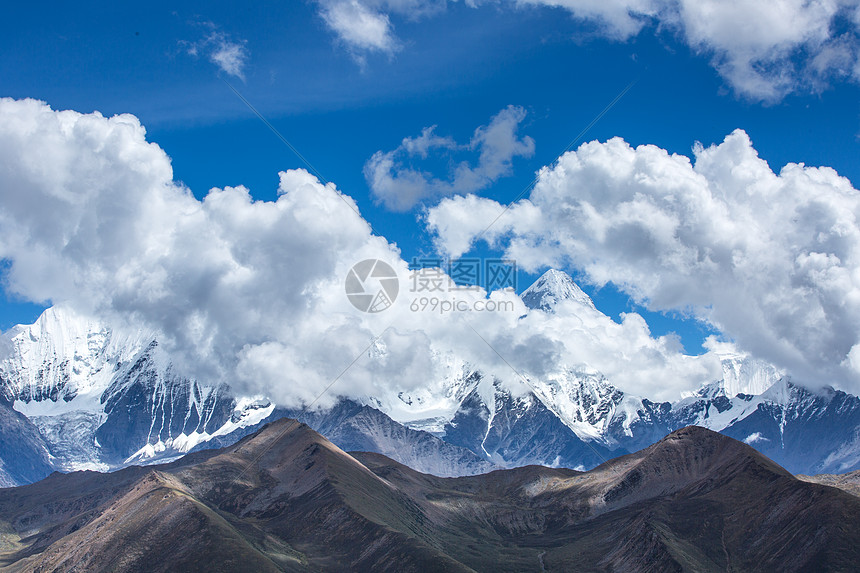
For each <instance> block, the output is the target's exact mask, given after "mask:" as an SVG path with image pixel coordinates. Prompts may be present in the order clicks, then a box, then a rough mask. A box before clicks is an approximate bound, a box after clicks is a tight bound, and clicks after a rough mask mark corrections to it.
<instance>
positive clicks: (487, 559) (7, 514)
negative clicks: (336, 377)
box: [0, 418, 860, 573]
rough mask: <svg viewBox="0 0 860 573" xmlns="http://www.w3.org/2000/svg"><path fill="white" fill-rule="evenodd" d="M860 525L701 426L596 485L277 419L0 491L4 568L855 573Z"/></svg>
mask: <svg viewBox="0 0 860 573" xmlns="http://www.w3.org/2000/svg"><path fill="white" fill-rule="evenodd" d="M774 499H779V500H780V503H773V500H774ZM739 512H742V513H743V515H744V518H743V519H742V520H738V519H737V518H736V517H735V516H736V515H738V513H739ZM858 512H860V498H857V497H855V496H852V495H849V494H847V493H845V492H843V491H841V490H839V489H836V488H831V487H828V486H823V485H818V484H813V483H807V482H804V481H800V480H797V479H795V478H794V477H793V476H791V475H790V474H789V473H788V472H786V471H785V470H784V469H783V468H781V467H780V466H778V465H777V464H775V463H774V462H772V461H771V460H769V459H768V458H766V457H765V456H762V455H761V454H759V453H758V452H756V451H755V450H754V449H752V448H751V447H749V446H747V445H745V444H743V443H742V442H738V441H736V440H733V439H732V438H728V437H726V436H723V435H721V434H718V433H716V432H712V431H710V430H708V429H706V428H699V427H687V428H682V429H680V430H677V431H675V432H673V433H671V434H669V435H668V436H666V437H665V438H663V439H662V440H660V441H658V442H657V443H655V444H653V445H652V446H650V447H649V448H646V449H645V450H642V451H639V452H635V453H633V454H629V455H627V456H623V457H621V458H618V459H615V460H611V461H609V462H606V463H604V464H602V465H601V466H598V467H597V468H595V469H592V470H590V471H588V472H578V471H575V470H569V469H554V468H547V467H542V466H525V467H521V468H516V469H511V470H495V471H492V472H490V473H487V474H481V475H476V476H466V477H458V478H440V477H436V476H433V475H430V474H423V473H420V472H416V471H414V470H412V469H410V468H409V467H408V466H405V465H403V464H400V463H398V462H396V461H394V460H391V459H389V458H386V457H385V456H383V455H381V454H376V453H360V452H357V453H354V454H347V453H345V452H344V451H343V450H341V449H340V448H338V447H337V446H335V445H334V444H332V443H331V442H329V441H328V440H326V439H325V438H324V437H322V436H321V435H319V434H317V433H316V432H314V431H313V430H312V429H311V428H310V427H308V426H307V425H305V424H302V423H299V422H297V421H295V420H292V419H287V418H282V419H280V420H277V421H274V422H271V423H269V424H266V425H264V426H263V427H262V428H261V429H259V430H258V431H257V432H255V433H254V434H251V435H249V436H245V437H244V438H242V439H241V440H239V441H238V442H236V443H235V444H232V445H230V446H227V447H225V448H222V449H219V450H209V451H206V452H198V453H193V454H189V455H188V456H186V457H184V458H182V459H180V460H177V461H175V462H172V463H170V464H163V465H159V466H152V467H140V466H132V467H129V468H125V469H122V470H119V471H117V472H114V473H110V474H100V473H97V472H91V471H83V472H74V473H71V474H53V475H52V476H50V477H49V478H48V479H47V480H45V481H43V482H39V483H36V484H32V485H28V486H21V487H16V488H11V489H3V490H0V525H2V526H3V527H5V528H7V530H8V531H9V532H10V533H9V534H8V535H7V539H10V543H9V544H7V545H6V546H4V547H3V548H2V549H0V570H10V571H11V570H15V571H24V572H28V571H37V570H45V569H51V570H66V569H68V568H69V567H70V566H72V564H74V566H76V567H83V568H86V569H87V570H101V569H102V568H103V567H105V566H107V565H108V564H109V565H110V567H111V568H112V570H114V571H121V572H122V571H135V570H139V564H141V563H146V564H147V567H148V568H149V570H175V569H176V568H177V567H178V566H179V565H181V566H183V567H185V566H186V564H189V567H190V568H188V569H183V570H189V571H202V570H210V571H228V570H238V571H251V570H258V571H268V570H273V571H274V570H282V571H312V570H313V571H340V570H374V571H416V572H417V571H494V572H500V573H501V572H507V571H543V570H553V569H556V570H570V569H571V568H573V567H575V568H576V569H577V570H582V571H603V570H614V571H665V570H677V571H725V570H729V569H734V570H745V571H773V570H782V571H800V570H829V571H842V570H846V571H847V570H850V568H851V567H852V566H853V564H855V563H856V562H857V561H858V560H860V525H858V524H857V522H856V520H855V519H854V516H856V515H857V513H858ZM693 524H696V525H695V526H694V525H693ZM177 526H181V527H180V528H179V529H177ZM171 527H172V529H171ZM187 531H191V532H192V533H193V535H183V534H179V535H177V533H178V532H187ZM84 539H86V540H87V541H86V543H84V542H83V540H84ZM798 540H800V541H798ZM125 544H127V546H128V547H129V548H131V549H133V551H130V552H128V554H127V556H126V557H124V558H121V559H118V558H117V554H116V548H117V547H124V546H126V545H125ZM231 567H232V569H230V568H231ZM255 568H256V569H255Z"/></svg>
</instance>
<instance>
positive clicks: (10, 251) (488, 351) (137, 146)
mask: <svg viewBox="0 0 860 573" xmlns="http://www.w3.org/2000/svg"><path fill="white" fill-rule="evenodd" d="M823 177H824V178H825V179H827V178H829V177H835V175H828V174H826V173H825V174H824V175H823ZM278 192H279V196H278V198H277V200H276V201H255V200H254V199H253V198H252V196H251V195H250V193H249V191H248V190H247V189H245V188H243V187H225V188H223V189H219V188H215V189H212V190H210V191H209V192H208V194H207V195H206V196H205V197H204V198H203V199H202V200H199V199H197V198H196V197H195V196H194V195H193V194H192V193H191V191H190V190H189V189H187V188H185V187H183V186H181V185H179V184H177V183H176V182H174V181H173V174H172V169H171V165H170V159H169V157H168V156H167V155H166V154H165V153H164V151H163V150H162V149H161V148H160V147H158V146H157V145H156V144H154V143H150V142H148V141H147V140H146V134H145V130H144V128H143V127H142V126H141V125H140V123H139V121H138V120H137V118H135V117H134V116H131V115H118V116H114V117H111V118H105V117H103V116H101V115H100V114H98V113H93V114H80V113H77V112H74V111H54V110H52V109H51V108H50V107H48V106H47V105H46V104H45V103H42V102H39V101H34V100H22V101H15V100H10V99H2V100H0V205H2V208H0V259H2V260H4V262H5V268H6V272H5V275H4V281H5V284H4V287H5V289H6V290H7V291H8V292H13V293H16V294H18V295H20V296H23V297H25V298H26V299H28V300H32V301H41V302H51V303H55V304H64V305H68V306H70V307H72V308H73V309H74V310H76V311H78V312H80V313H83V314H87V315H91V316H96V317H99V318H101V319H105V320H107V321H108V322H109V323H112V324H114V325H118V328H122V327H123V325H128V326H130V327H134V328H138V327H143V328H146V329H148V330H149V329H151V330H155V331H158V332H160V333H161V334H160V340H161V342H162V343H163V345H164V346H165V347H166V348H167V349H168V351H169V352H170V353H171V355H172V356H175V357H176V360H177V363H178V367H179V368H180V369H182V370H184V371H185V372H186V373H187V374H189V375H193V376H196V377H198V378H200V379H201V380H204V381H206V382H215V381H218V382H226V383H228V384H230V385H231V386H233V387H234V388H235V389H236V390H237V391H239V392H241V393H246V394H264V395H268V396H269V397H271V398H272V399H274V400H276V401H278V402H280V403H282V404H288V405H298V404H302V403H305V404H306V403H309V402H311V401H312V400H313V399H314V398H315V397H316V396H317V395H318V394H319V393H320V392H321V391H322V389H323V388H325V387H326V386H327V385H328V384H329V383H331V382H332V381H333V380H336V379H337V380H338V382H337V384H336V385H335V386H334V387H333V388H332V392H331V393H329V394H326V395H325V396H324V398H323V400H322V401H321V402H320V404H323V405H324V404H327V403H331V402H332V401H333V400H334V399H335V398H336V396H338V395H340V396H349V397H353V398H361V397H366V396H381V395H386V396H397V395H398V393H399V392H401V391H405V392H409V391H414V390H416V389H419V388H422V389H428V388H430V389H432V388H434V387H435V386H434V385H440V384H442V379H443V377H444V376H445V375H446V368H448V367H449V366H450V359H451V357H454V356H455V357H456V359H457V360H459V361H467V362H469V363H470V364H471V365H473V366H474V367H477V368H480V369H481V370H483V371H484V372H485V373H486V374H487V375H489V376H494V377H496V378H498V379H499V380H502V381H503V382H505V383H508V384H511V385H517V384H521V383H520V382H519V377H518V374H517V373H514V372H513V371H512V370H511V368H510V367H509V366H508V364H511V365H513V366H514V368H515V369H516V370H517V371H518V372H520V373H522V374H524V375H526V376H530V377H535V376H542V375H545V374H546V373H547V372H549V371H552V370H553V369H558V368H562V367H567V366H569V367H582V368H589V369H596V370H599V371H601V372H603V373H604V374H606V375H607V376H608V377H609V378H610V380H611V381H612V382H613V383H615V384H617V385H618V386H620V387H621V388H623V389H625V390H628V391H634V392H638V393H641V394H645V395H648V396H653V397H658V398H659V397H666V398H673V397H677V395H678V393H679V392H680V391H682V390H689V389H694V388H696V387H697V386H698V385H699V384H701V383H702V382H707V381H711V380H714V379H717V378H718V377H719V376H720V367H719V360H718V358H717V357H716V356H715V355H714V354H713V353H709V354H707V355H704V356H699V357H690V356H685V355H683V353H682V349H681V345H680V344H679V343H678V341H677V339H676V338H675V337H673V336H664V337H657V338H655V337H653V336H651V334H650V332H649V330H648V327H647V325H646V323H645V321H644V320H643V319H642V318H641V317H639V316H638V315H636V314H629V315H626V316H625V317H624V320H623V322H622V323H621V324H617V323H615V322H613V321H612V320H611V319H609V318H608V317H606V316H604V315H602V314H600V313H599V312H598V311H596V310H594V309H592V308H591V307H589V306H587V305H579V306H575V305H572V304H568V305H567V306H563V307H562V308H560V309H559V311H558V313H557V314H556V315H550V314H546V313H543V312H540V311H534V312H528V311H527V309H526V308H525V307H524V305H523V304H522V301H520V300H519V297H517V296H516V294H514V293H513V292H510V291H495V292H493V293H492V294H491V295H487V294H486V293H485V292H483V291H480V290H459V289H455V290H451V291H446V292H443V293H438V296H439V297H441V298H445V299H446V300H458V301H465V302H467V303H473V302H475V301H478V300H486V299H487V297H488V296H489V297H490V299H491V300H493V301H496V302H502V301H508V302H510V303H511V305H512V308H513V311H512V312H470V313H459V314H458V313H451V314H442V313H438V312H432V311H428V312H415V311H413V310H412V309H410V303H411V302H412V300H413V298H414V296H415V295H413V294H410V293H409V292H408V289H407V285H408V284H409V271H408V269H407V264H406V262H404V261H403V260H402V259H401V257H400V253H399V252H398V251H397V250H396V248H394V247H393V246H392V245H390V244H389V243H388V242H387V241H386V240H385V239H384V238H381V237H378V236H374V235H373V234H372V233H371V229H370V227H369V225H368V224H367V222H366V221H365V220H364V219H363V218H362V217H361V216H360V215H359V214H357V211H356V210H355V208H356V206H355V204H354V202H353V201H352V199H351V198H350V197H348V196H346V195H344V194H342V193H341V192H339V191H338V190H337V189H336V188H335V187H334V185H333V184H329V185H322V184H320V183H319V181H317V180H316V179H315V178H314V177H313V176H311V175H310V174H308V173H307V172H305V171H303V170H287V171H284V172H282V173H281V175H280V184H279V188H278ZM368 258H379V259H382V260H385V261H386V262H388V263H389V264H391V265H392V266H393V267H394V268H395V269H396V270H397V272H398V274H399V276H401V277H402V279H401V296H400V297H399V298H398V300H397V302H396V303H395V305H394V306H393V307H392V308H390V309H388V310H386V311H385V312H382V313H378V314H366V313H362V312H359V311H357V310H356V309H355V308H353V307H352V305H351V304H350V302H349V301H348V299H347V297H346V296H345V292H344V279H345V277H346V276H347V273H348V271H349V269H350V267H351V266H352V265H353V264H355V263H356V262H358V261H361V260H364V259H368ZM473 329H474V330H473ZM475 332H478V333H480V335H481V336H480V337H479V336H477V335H476V334H475ZM377 337H379V338H377ZM482 338H483V339H482ZM485 340H486V342H485ZM496 352H498V354H500V355H501V356H504V358H505V360H501V359H500V358H499V356H498V355H497V354H496ZM353 359H356V361H355V364H354V365H352V366H351V367H350V366H349V365H350V362H351V361H352V360H353ZM446 365H448V366H446ZM339 377H340V378H339Z"/></svg>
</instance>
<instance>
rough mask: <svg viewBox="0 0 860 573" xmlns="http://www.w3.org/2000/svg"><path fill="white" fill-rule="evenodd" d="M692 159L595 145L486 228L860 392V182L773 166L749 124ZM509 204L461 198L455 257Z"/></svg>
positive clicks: (449, 223) (434, 218) (447, 209)
mask: <svg viewBox="0 0 860 573" xmlns="http://www.w3.org/2000/svg"><path fill="white" fill-rule="evenodd" d="M694 159H695V161H694V162H691V161H690V159H689V158H687V157H685V156H681V155H670V154H669V153H668V152H666V151H665V150H663V149H660V148H658V147H655V146H652V145H643V146H640V147H637V148H633V147H631V146H630V145H628V144H627V143H626V142H624V141H623V140H621V139H619V138H614V139H611V140H609V141H607V142H605V143H599V142H596V141H595V142H591V143H586V144H584V145H582V146H581V147H579V149H577V150H576V151H572V152H569V153H567V154H565V155H563V156H562V157H561V158H560V159H559V161H558V163H557V164H556V165H555V166H553V167H551V168H545V169H544V170H543V171H542V172H541V173H540V178H539V181H538V183H537V184H536V186H535V188H534V190H533V191H532V193H531V196H530V197H529V199H527V200H523V201H520V202H518V203H516V204H514V205H513V206H512V207H511V208H510V209H509V210H508V211H507V212H505V213H504V214H503V215H502V216H501V217H500V218H499V219H498V221H497V222H496V223H495V224H494V225H493V226H492V227H490V229H489V230H487V231H486V233H485V234H484V235H482V238H483V239H485V240H487V241H489V242H491V243H494V244H496V245H497V246H502V247H503V248H504V249H505V250H506V252H507V256H510V257H513V258H515V259H516V260H517V261H518V263H519V264H520V265H522V266H525V267H531V268H538V267H541V266H545V265H551V266H559V265H565V266H572V267H575V268H577V269H579V270H581V271H582V272H583V273H584V275H585V276H586V277H587V279H588V280H589V281H590V282H592V283H593V284H595V285H603V284H606V283H607V282H612V283H614V284H615V285H617V286H618V287H619V288H621V289H622V290H623V291H624V292H626V293H628V294H629V295H631V296H632V297H633V298H634V299H636V300H637V301H639V302H641V303H643V304H644V305H646V306H647V307H648V308H650V309H653V310H660V311H667V310H676V311H681V312H685V313H688V314H690V315H692V316H694V317H696V318H697V319H699V320H702V321H705V322H708V323H710V324H712V325H714V326H715V327H716V328H718V329H719V330H720V331H721V332H723V333H725V334H726V335H728V336H730V337H732V338H733V339H734V340H736V341H737V343H738V344H739V345H740V346H741V347H742V348H744V349H745V350H747V351H749V352H751V353H752V354H754V355H755V356H757V357H758V358H761V359H764V360H766V361H769V362H772V363H774V364H776V365H777V366H780V367H781V368H783V369H785V370H787V371H789V372H790V373H792V374H793V375H794V376H795V377H796V378H798V379H799V380H801V381H803V382H806V383H810V384H831V383H833V384H836V385H838V386H842V387H843V388H845V389H848V390H852V391H854V392H856V391H858V390H860V192H858V191H857V189H855V188H854V187H852V185H851V183H850V182H849V181H848V180H847V179H845V178H843V177H840V176H839V175H838V174H837V173H836V172H835V171H834V170H833V169H830V168H827V167H820V168H815V167H807V166H805V165H803V164H788V165H786V166H785V167H783V168H782V169H781V170H780V171H779V173H775V172H774V171H773V170H771V168H770V167H769V166H768V164H767V163H766V162H765V161H764V160H762V159H761V158H760V157H758V154H757V153H756V150H755V149H754V148H753V145H752V143H751V142H750V139H749V137H748V136H747V134H746V133H744V132H743V131H741V130H737V131H735V132H734V133H732V134H730V135H729V136H728V137H726V138H725V140H724V141H723V142H722V143H721V144H719V145H713V146H711V147H708V148H704V147H702V146H701V145H697V146H696V147H695V149H694ZM503 210H504V207H503V206H502V205H499V204H498V203H496V202H495V201H492V200H489V199H482V198H478V197H474V196H467V197H456V198H449V199H445V200H443V201H442V202H441V203H440V204H439V205H438V206H437V207H435V208H433V209H431V210H430V211H429V212H428V215H427V221H428V224H429V226H430V228H431V230H432V231H433V232H434V233H435V234H436V237H437V243H438V245H439V247H440V249H442V250H444V251H447V252H449V253H451V254H452V256H457V255H458V254H459V253H462V252H464V251H466V250H468V249H469V247H470V244H471V242H472V241H473V240H474V239H475V237H476V236H477V235H478V234H479V233H481V231H483V230H484V228H485V227H486V225H488V224H489V222H490V221H493V220H494V219H495V218H496V217H498V216H499V214H500V213H502V212H503ZM466 213H468V216H466V215H465V214H466Z"/></svg>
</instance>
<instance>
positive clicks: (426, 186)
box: [364, 106, 534, 211]
mask: <svg viewBox="0 0 860 573" xmlns="http://www.w3.org/2000/svg"><path fill="white" fill-rule="evenodd" d="M525 117H526V111H525V110H524V109H523V108H521V107H516V106H508V107H507V108H505V109H503V110H502V111H500V112H499V113H498V114H496V115H495V116H494V117H493V118H492V119H491V120H490V123H489V124H488V125H485V126H481V127H479V128H477V129H476V130H475V132H474V134H473V135H472V139H471V140H470V141H469V143H467V144H463V145H460V144H458V143H457V142H456V141H455V140H454V139H452V138H450V137H441V136H438V135H436V126H433V127H428V128H425V129H424V130H423V131H422V133H421V135H419V136H418V137H407V138H405V139H404V140H403V141H402V142H401V144H400V146H398V147H397V148H396V149H394V150H393V151H385V152H384V151H377V152H376V153H374V154H373V157H371V158H370V159H369V160H368V161H367V163H366V164H365V166H364V175H365V178H366V179H367V182H368V184H369V185H370V188H371V190H372V191H373V194H374V195H375V196H376V198H377V199H378V200H379V201H380V202H382V203H383V204H385V206H386V207H388V208H389V209H392V210H395V211H406V210H408V209H411V208H412V207H414V206H415V205H416V204H417V203H419V202H421V201H424V200H427V199H439V198H441V197H447V196H450V195H455V194H465V193H472V192H475V191H480V190H482V189H486V188H487V187H489V186H490V185H491V184H492V183H494V182H495V181H496V180H498V179H499V178H500V177H502V176H504V175H507V174H509V173H510V171H511V168H512V161H513V159H514V158H515V157H530V156H531V155H532V154H533V153H534V141H533V140H532V138H530V137H528V136H523V137H519V136H518V135H517V131H518V129H519V126H520V123H521V122H522V121H523V120H524V119H525ZM453 152H466V153H469V154H473V155H474V154H477V156H478V157H477V161H476V162H474V163H469V162H468V161H461V162H459V163H457V164H455V166H454V167H453V168H452V169H451V170H450V171H451V172H450V174H449V177H448V178H446V179H443V178H438V177H435V176H433V175H432V174H431V173H428V172H426V171H421V170H419V169H418V168H416V167H415V166H414V165H413V164H412V163H413V162H414V160H415V159H416V158H418V159H427V158H428V156H429V155H430V154H431V153H436V154H440V155H447V154H451V153H453Z"/></svg>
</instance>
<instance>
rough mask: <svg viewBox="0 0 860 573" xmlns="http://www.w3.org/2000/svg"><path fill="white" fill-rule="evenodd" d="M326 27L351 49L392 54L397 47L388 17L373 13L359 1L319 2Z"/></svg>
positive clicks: (330, 0)
mask: <svg viewBox="0 0 860 573" xmlns="http://www.w3.org/2000/svg"><path fill="white" fill-rule="evenodd" d="M321 15H322V17H323V20H325V23H326V24H327V25H328V26H329V28H331V29H332V31H334V32H335V34H337V35H338V37H339V38H340V39H341V40H342V41H343V42H344V43H346V44H347V45H348V46H349V47H350V48H351V49H353V50H358V51H359V52H360V51H378V52H384V53H388V54H390V53H392V52H394V50H395V49H396V47H397V41H396V40H395V38H394V35H393V30H392V27H391V21H390V19H389V17H388V15H387V14H383V13H381V12H378V11H375V10H373V9H371V8H369V7H368V6H367V4H366V3H363V2H359V1H358V0H328V1H325V2H321Z"/></svg>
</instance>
